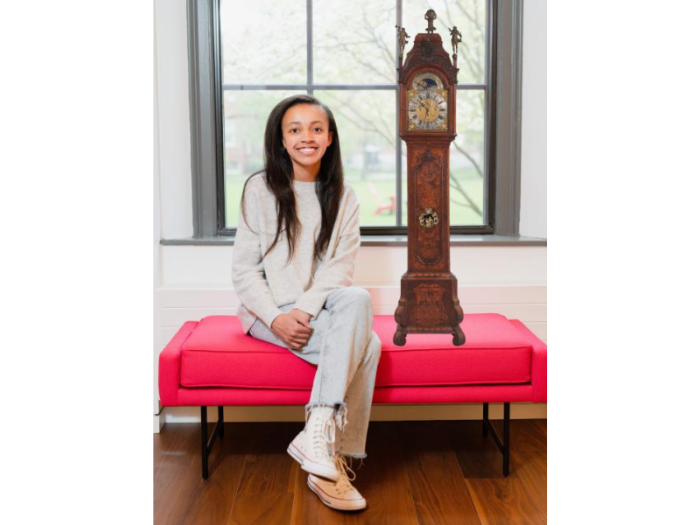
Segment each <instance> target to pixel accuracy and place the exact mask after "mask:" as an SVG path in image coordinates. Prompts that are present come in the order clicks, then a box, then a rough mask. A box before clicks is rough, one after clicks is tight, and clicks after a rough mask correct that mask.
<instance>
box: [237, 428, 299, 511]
mask: <svg viewBox="0 0 700 525" xmlns="http://www.w3.org/2000/svg"><path fill="white" fill-rule="evenodd" d="M303 426H304V425H303V424H300V423H258V427H259V430H260V431H261V434H260V435H259V436H258V437H257V439H258V442H257V448H256V450H255V451H251V452H250V453H248V454H247V456H246V462H245V467H244V469H243V474H242V476H241V482H240V485H239V487H238V493H237V496H236V498H235V500H234V503H233V508H232V511H231V515H230V516H229V519H228V523H229V525H234V524H235V525H243V524H254V523H289V522H290V521H291V516H292V506H293V502H294V490H295V482H296V473H295V471H294V469H293V467H294V465H295V464H296V463H295V462H294V460H293V459H292V458H291V457H289V455H288V454H287V446H288V445H289V443H290V442H291V441H292V440H293V439H294V437H295V436H296V435H297V434H298V433H299V431H301V430H302V428H303Z"/></svg>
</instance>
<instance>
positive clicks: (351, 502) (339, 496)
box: [307, 455, 367, 510]
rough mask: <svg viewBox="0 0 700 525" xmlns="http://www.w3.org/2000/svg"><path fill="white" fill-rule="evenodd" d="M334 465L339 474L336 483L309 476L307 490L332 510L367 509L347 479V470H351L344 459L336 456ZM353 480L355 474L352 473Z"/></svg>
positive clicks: (360, 495)
mask: <svg viewBox="0 0 700 525" xmlns="http://www.w3.org/2000/svg"><path fill="white" fill-rule="evenodd" d="M335 464H336V466H337V468H338V471H339V472H340V478H338V481H327V480H325V479H322V478H319V477H317V476H314V475H313V474H309V478H308V480H307V484H308V485H309V488H310V489H311V490H312V491H313V492H314V493H315V494H316V495H317V496H318V497H319V498H320V499H321V501H322V502H323V503H324V504H325V505H327V506H329V507H330V508H332V509H336V510H362V509H364V508H365V507H367V501H366V500H365V498H363V497H362V494H360V493H359V491H358V490H357V489H356V488H355V487H353V486H352V483H350V478H348V474H347V470H349V471H350V472H352V469H351V468H350V467H348V466H347V463H346V460H345V457H343V456H340V455H338V456H336V457H335ZM352 474H353V477H352V479H355V473H354V472H352Z"/></svg>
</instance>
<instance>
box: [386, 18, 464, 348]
mask: <svg viewBox="0 0 700 525" xmlns="http://www.w3.org/2000/svg"><path fill="white" fill-rule="evenodd" d="M425 18H426V20H428V28H427V29H426V31H427V32H426V33H420V34H418V35H416V38H415V40H414V43H413V48H412V49H411V50H410V51H409V52H408V54H407V55H406V60H405V62H404V60H403V46H404V45H405V43H406V42H405V40H407V38H408V35H406V32H405V30H404V29H403V28H398V36H399V48H400V50H401V53H400V56H399V68H398V71H399V91H400V93H401V102H400V108H401V118H400V119H399V122H400V124H399V134H400V136H401V139H402V140H403V141H404V142H406V151H407V155H408V160H407V164H408V170H407V174H406V175H407V186H408V270H407V271H406V273H405V274H404V275H403V276H402V277H401V298H400V299H399V304H398V307H397V308H396V313H395V314H394V318H395V319H396V332H395V334H394V344H396V345H398V346H403V345H404V344H406V335H407V334H411V333H423V334H424V333H445V334H452V342H453V344H455V345H462V344H464V332H463V331H462V328H461V327H460V323H461V322H462V319H463V318H464V314H463V312H462V308H461V306H460V304H459V297H458V295H457V278H456V277H455V276H454V275H452V272H451V271H450V198H449V190H450V184H449V182H450V181H449V173H450V144H451V142H452V141H453V140H454V139H455V136H456V133H455V129H456V128H455V113H456V112H455V99H456V95H455V94H456V89H455V87H456V85H457V71H458V69H457V54H456V53H455V54H453V55H452V61H450V56H449V55H448V54H447V52H446V51H445V50H444V48H443V47H442V38H441V37H440V35H439V34H437V33H435V28H434V27H433V21H434V20H435V18H436V16H435V12H434V11H433V10H432V9H430V10H429V11H428V12H427V13H426V15H425Z"/></svg>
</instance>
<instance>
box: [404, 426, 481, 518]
mask: <svg viewBox="0 0 700 525" xmlns="http://www.w3.org/2000/svg"><path fill="white" fill-rule="evenodd" d="M397 425H398V429H399V434H400V437H401V443H402V445H403V451H404V461H405V463H406V468H407V470H408V474H409V479H410V481H411V491H412V493H413V501H414V503H415V506H416V513H417V515H418V521H419V523H420V524H421V525H450V524H453V523H454V524H460V525H463V524H470V523H473V524H478V523H480V520H479V516H478V514H477V512H476V509H475V507H474V504H473V503H472V499H471V496H470V493H469V491H468V490H467V487H466V486H465V484H464V477H463V475H462V472H461V470H460V467H459V464H458V462H457V457H456V455H455V453H454V450H453V448H452V444H451V442H450V439H449V436H448V435H447V432H446V431H445V429H446V428H447V426H446V425H445V424H444V422H440V421H411V422H399V423H398V424H397Z"/></svg>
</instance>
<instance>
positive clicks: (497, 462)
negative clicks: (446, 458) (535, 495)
mask: <svg viewBox="0 0 700 525" xmlns="http://www.w3.org/2000/svg"><path fill="white" fill-rule="evenodd" d="M444 423H445V425H446V426H447V428H449V432H448V433H449V435H450V440H451V442H452V447H453V449H454V451H455V455H456V456H457V462H458V463H459V467H460V469H461V471H462V475H463V476H464V477H465V478H471V479H487V478H492V479H500V478H502V477H503V454H501V451H500V450H499V449H498V446H497V445H496V442H495V441H494V440H493V438H492V437H491V436H490V435H489V436H484V435H483V431H482V423H481V421H445V422H444ZM499 432H500V430H499ZM510 470H511V472H510V476H512V477H518V473H517V469H515V468H513V465H512V463H511V469H510Z"/></svg>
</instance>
